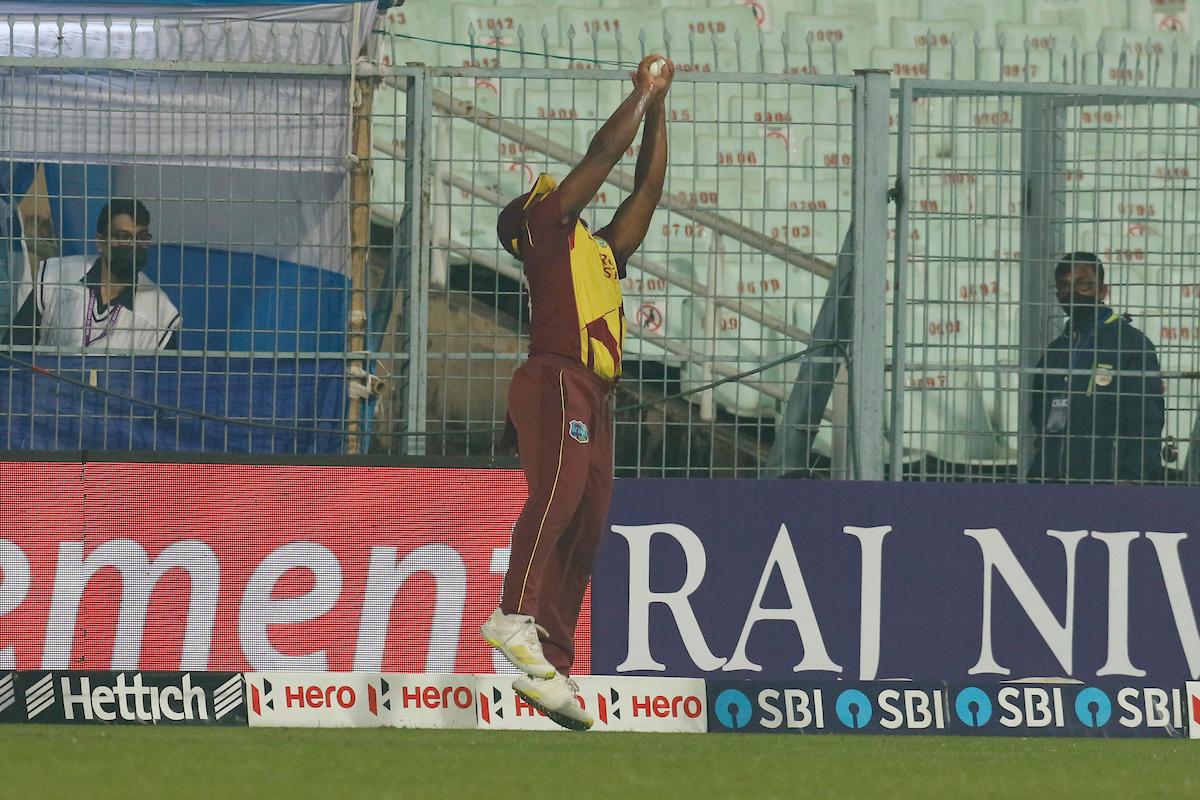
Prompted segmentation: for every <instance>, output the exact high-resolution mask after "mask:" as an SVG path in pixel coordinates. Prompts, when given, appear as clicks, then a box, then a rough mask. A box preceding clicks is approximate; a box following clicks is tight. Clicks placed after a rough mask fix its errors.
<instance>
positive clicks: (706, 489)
mask: <svg viewBox="0 0 1200 800" xmlns="http://www.w3.org/2000/svg"><path fill="white" fill-rule="evenodd" d="M1197 509H1200V490H1197V489H1194V488H1150V487H1135V486H1115V487H1114V486H1108V487H1101V486H1094V487H1089V486H1080V487H1068V486H1022V485H1015V484H1012V485H980V484H974V485H971V484H933V483H867V482H847V483H838V482H817V481H770V482H768V481H684V480H618V481H617V482H616V488H615V493H614V498H613V503H612V510H611V513H610V519H609V523H610V526H611V532H612V535H610V536H608V537H607V540H606V542H605V545H604V547H603V548H602V549H601V554H600V558H599V559H598V561H597V564H596V568H595V575H594V578H593V584H592V668H593V670H594V671H595V672H597V673H599V674H635V675H638V674H640V675H676V676H690V677H706V678H755V679H762V678H767V679H774V680H783V679H788V680H796V679H800V678H807V679H809V680H822V679H824V680H828V679H839V680H877V679H907V680H915V681H922V682H951V683H961V684H969V683H973V682H978V681H992V682H996V681H1003V680H1012V679H1017V678H1072V679H1076V680H1080V681H1084V682H1093V681H1096V680H1098V679H1099V680H1126V681H1129V682H1131V683H1133V684H1138V685H1142V684H1144V685H1150V686H1154V685H1159V686H1180V685H1182V684H1183V682H1184V681H1186V680H1189V679H1191V680H1195V679H1197V678H1198V677H1200V631H1198V630H1197V616H1198V613H1197V602H1198V600H1200V541H1198V538H1197V536H1196V535H1195V526H1196V525H1197V524H1198V523H1197V516H1196V511H1197Z"/></svg>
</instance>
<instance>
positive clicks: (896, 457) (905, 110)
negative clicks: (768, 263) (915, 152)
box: [888, 80, 913, 481]
mask: <svg viewBox="0 0 1200 800" xmlns="http://www.w3.org/2000/svg"><path fill="white" fill-rule="evenodd" d="M912 103H913V94H912V87H911V86H910V85H909V82H908V81H906V80H904V81H900V107H899V110H898V114H897V118H896V128H897V138H896V148H897V152H896V232H897V235H896V245H895V265H894V266H893V269H892V405H891V408H890V409H889V413H890V414H891V424H890V425H889V426H888V435H889V443H890V445H891V449H890V452H889V454H888V463H889V465H890V467H889V468H890V478H891V479H892V480H894V481H899V480H903V479H904V404H905V400H906V398H905V395H904V392H905V375H904V370H905V365H904V359H905V356H906V353H905V346H906V345H907V343H908V325H907V322H908V320H907V319H906V309H907V308H908V305H907V302H906V299H907V292H908V243H909V239H908V236H907V231H908V230H909V213H908V192H909V167H910V163H911V156H912V152H911V146H912V143H911V138H910V137H911V133H912V132H911V131H910V130H909V125H910V124H911V122H912V120H911V119H910V114H911V111H912ZM900 231H905V232H906V235H904V236H901V235H899V232H900Z"/></svg>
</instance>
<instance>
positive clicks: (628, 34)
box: [558, 3, 663, 62]
mask: <svg viewBox="0 0 1200 800" xmlns="http://www.w3.org/2000/svg"><path fill="white" fill-rule="evenodd" d="M572 26H574V28H575V45H576V52H581V50H580V47H581V46H582V45H584V44H586V45H587V47H590V45H591V40H592V34H593V33H595V34H596V40H597V42H598V43H599V45H600V46H601V47H604V48H606V49H613V50H615V49H616V46H617V38H618V36H617V35H618V32H619V34H620V40H621V53H622V55H623V56H625V58H626V60H627V61H631V62H632V61H640V60H641V39H640V35H641V33H642V32H643V31H644V32H645V34H646V47H647V49H648V51H649V52H653V51H655V50H660V49H662V44H663V18H662V16H661V15H660V14H653V13H647V11H646V8H645V7H641V8H639V7H637V6H630V7H628V8H614V7H613V6H612V5H611V4H609V3H605V4H604V5H603V6H600V5H599V4H592V5H590V6H583V5H569V6H563V7H562V8H560V9H559V10H558V42H559V44H561V45H566V44H567V41H568V38H567V32H568V29H569V28H571V27H572ZM586 49H587V48H584V51H586Z"/></svg>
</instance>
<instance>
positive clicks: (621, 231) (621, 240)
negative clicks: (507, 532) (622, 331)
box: [598, 59, 675, 268]
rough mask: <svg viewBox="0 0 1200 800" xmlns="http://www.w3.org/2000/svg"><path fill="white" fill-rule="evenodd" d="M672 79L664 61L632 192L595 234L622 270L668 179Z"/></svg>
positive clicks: (669, 65) (672, 69) (646, 227)
mask: <svg viewBox="0 0 1200 800" xmlns="http://www.w3.org/2000/svg"><path fill="white" fill-rule="evenodd" d="M674 77H675V65H674V64H672V63H671V61H670V60H669V59H667V60H665V63H664V64H663V65H662V67H661V71H660V73H659V76H658V77H657V78H656V80H657V81H658V85H657V87H656V98H655V100H654V102H653V103H651V105H650V108H649V109H647V111H646V127H645V129H644V130H643V131H642V148H641V151H640V152H639V153H638V161H637V168H636V170H635V171H634V175H633V192H632V193H631V194H630V195H629V196H628V197H626V198H625V200H624V201H622V203H621V205H620V206H619V207H618V208H617V211H616V213H615V214H613V218H612V221H611V222H609V223H608V225H607V226H605V228H603V229H602V231H600V232H598V233H599V235H601V236H603V237H604V238H605V239H606V240H607V241H608V243H609V245H610V246H611V247H612V249H613V255H615V256H616V258H617V263H618V264H620V265H621V267H622V268H623V267H624V265H625V262H626V261H628V260H629V257H630V256H631V255H633V252H634V251H635V250H637V249H638V247H639V246H640V245H641V244H642V240H643V239H645V238H646V231H648V230H649V229H650V220H651V219H652V218H653V216H654V209H656V208H657V207H658V201H659V200H660V199H662V190H663V181H664V180H665V179H666V176H667V104H666V96H667V91H668V90H669V89H670V88H671V81H672V79H673V78H674Z"/></svg>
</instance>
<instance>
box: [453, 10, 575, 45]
mask: <svg viewBox="0 0 1200 800" xmlns="http://www.w3.org/2000/svg"><path fill="white" fill-rule="evenodd" d="M441 13H442V14H443V15H444V14H445V10H444V7H443V10H442V11H441ZM450 18H451V20H452V26H453V27H452V30H453V33H454V40H455V41H460V42H469V41H471V39H470V36H469V35H468V33H467V32H468V30H470V29H474V32H475V39H474V41H475V43H476V44H477V45H483V46H485V47H486V46H489V45H490V46H493V47H502V48H511V49H516V48H517V45H518V44H519V41H518V32H519V31H520V30H521V29H524V34H525V39H524V43H525V48H524V49H526V50H540V49H541V48H542V45H543V42H542V33H541V31H542V27H543V26H548V27H549V29H550V35H551V36H554V33H555V29H556V27H557V26H556V25H555V24H554V20H553V18H550V19H547V17H546V12H545V10H544V9H542V8H540V7H539V6H536V5H532V4H524V5H510V4H507V3H506V4H504V5H503V6H497V5H494V4H491V3H452V4H451V6H450ZM553 43H554V42H553V39H552V40H551V41H550V44H553Z"/></svg>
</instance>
